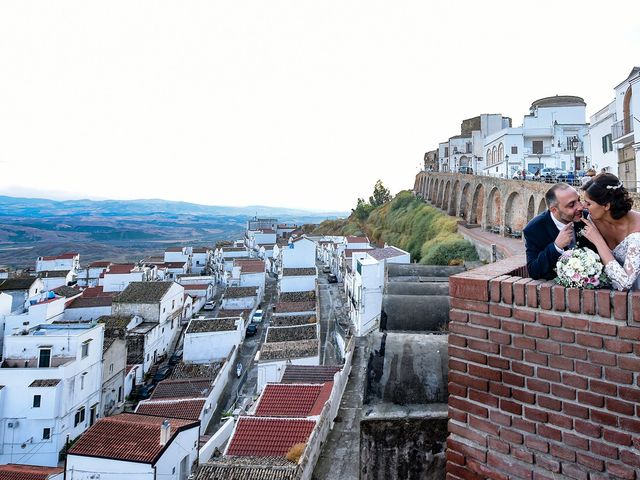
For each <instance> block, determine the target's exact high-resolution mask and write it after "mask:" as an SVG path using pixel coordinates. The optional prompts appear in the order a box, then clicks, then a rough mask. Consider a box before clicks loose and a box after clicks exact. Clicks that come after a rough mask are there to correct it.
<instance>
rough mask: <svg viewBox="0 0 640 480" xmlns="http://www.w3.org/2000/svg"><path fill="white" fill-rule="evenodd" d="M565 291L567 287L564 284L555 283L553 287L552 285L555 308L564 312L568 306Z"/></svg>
mask: <svg viewBox="0 0 640 480" xmlns="http://www.w3.org/2000/svg"><path fill="white" fill-rule="evenodd" d="M565 292H566V289H565V288H564V287H563V286H562V285H554V286H553V287H551V296H552V297H553V309H554V310H555V311H556V312H563V311H564V310H565V308H566V301H565Z"/></svg>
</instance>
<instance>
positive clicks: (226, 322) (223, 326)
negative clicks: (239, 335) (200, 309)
mask: <svg viewBox="0 0 640 480" xmlns="http://www.w3.org/2000/svg"><path fill="white" fill-rule="evenodd" d="M238 321H239V322H240V324H241V325H242V319H241V318H239V317H229V318H205V319H200V320H199V319H193V320H191V321H190V322H189V326H188V327H187V330H186V331H185V332H184V333H185V335H187V334H189V333H206V332H225V331H230V330H236V329H237V325H236V324H237V322H238Z"/></svg>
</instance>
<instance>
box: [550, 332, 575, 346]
mask: <svg viewBox="0 0 640 480" xmlns="http://www.w3.org/2000/svg"><path fill="white" fill-rule="evenodd" d="M549 338H551V340H555V341H556V342H563V343H573V342H575V341H576V334H575V333H573V332H571V331H569V330H561V329H559V328H550V329H549Z"/></svg>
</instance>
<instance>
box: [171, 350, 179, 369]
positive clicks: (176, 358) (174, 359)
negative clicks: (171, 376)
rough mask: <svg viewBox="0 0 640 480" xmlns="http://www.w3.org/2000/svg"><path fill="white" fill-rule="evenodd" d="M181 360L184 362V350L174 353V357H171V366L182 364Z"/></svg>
mask: <svg viewBox="0 0 640 480" xmlns="http://www.w3.org/2000/svg"><path fill="white" fill-rule="evenodd" d="M180 360H182V349H180V350H176V351H175V352H173V355H171V356H170V357H169V365H171V366H174V365H176V364H178V363H180Z"/></svg>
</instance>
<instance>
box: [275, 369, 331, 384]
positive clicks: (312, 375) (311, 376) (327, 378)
mask: <svg viewBox="0 0 640 480" xmlns="http://www.w3.org/2000/svg"><path fill="white" fill-rule="evenodd" d="M340 370H341V367H338V366H333V365H287V367H286V368H285V370H284V375H283V376H282V379H281V380H280V383H324V382H331V381H333V376H334V375H335V374H336V372H339V371H340Z"/></svg>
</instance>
